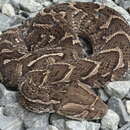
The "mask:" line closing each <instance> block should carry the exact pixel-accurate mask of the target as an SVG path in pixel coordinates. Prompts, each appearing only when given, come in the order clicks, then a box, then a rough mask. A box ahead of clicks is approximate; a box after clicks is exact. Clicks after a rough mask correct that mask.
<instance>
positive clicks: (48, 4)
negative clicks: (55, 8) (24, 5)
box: [43, 1, 52, 7]
mask: <svg viewBox="0 0 130 130" xmlns="http://www.w3.org/2000/svg"><path fill="white" fill-rule="evenodd" d="M43 5H44V6H46V7H47V6H50V5H52V2H50V1H45V2H43Z"/></svg>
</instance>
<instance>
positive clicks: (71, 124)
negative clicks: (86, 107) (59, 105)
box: [66, 120, 86, 130]
mask: <svg viewBox="0 0 130 130" xmlns="http://www.w3.org/2000/svg"><path fill="white" fill-rule="evenodd" d="M66 127H67V130H86V121H81V122H80V121H73V120H72V121H71V120H70V121H66Z"/></svg>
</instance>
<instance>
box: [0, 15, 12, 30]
mask: <svg viewBox="0 0 130 130" xmlns="http://www.w3.org/2000/svg"><path fill="white" fill-rule="evenodd" d="M10 22H11V18H10V17H9V16H6V15H4V14H2V13H0V31H4V30H7V29H8V28H9V27H10Z"/></svg>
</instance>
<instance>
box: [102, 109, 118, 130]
mask: <svg viewBox="0 0 130 130" xmlns="http://www.w3.org/2000/svg"><path fill="white" fill-rule="evenodd" d="M119 120H120V118H119V116H118V115H117V114H116V113H115V112H114V111H112V110H110V109H109V110H108V112H107V113H106V115H105V116H104V117H103V118H102V120H101V128H102V130H117V129H118V124H119Z"/></svg>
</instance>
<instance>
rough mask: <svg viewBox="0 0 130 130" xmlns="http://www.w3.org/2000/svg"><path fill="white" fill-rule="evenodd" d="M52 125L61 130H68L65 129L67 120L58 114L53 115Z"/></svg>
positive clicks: (51, 118) (51, 117)
mask: <svg viewBox="0 0 130 130" xmlns="http://www.w3.org/2000/svg"><path fill="white" fill-rule="evenodd" d="M50 123H51V124H52V125H53V126H55V127H57V128H58V129H59V130H66V128H65V119H64V118H63V117H62V116H60V115H58V114H55V113H54V114H51V116H50Z"/></svg>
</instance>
